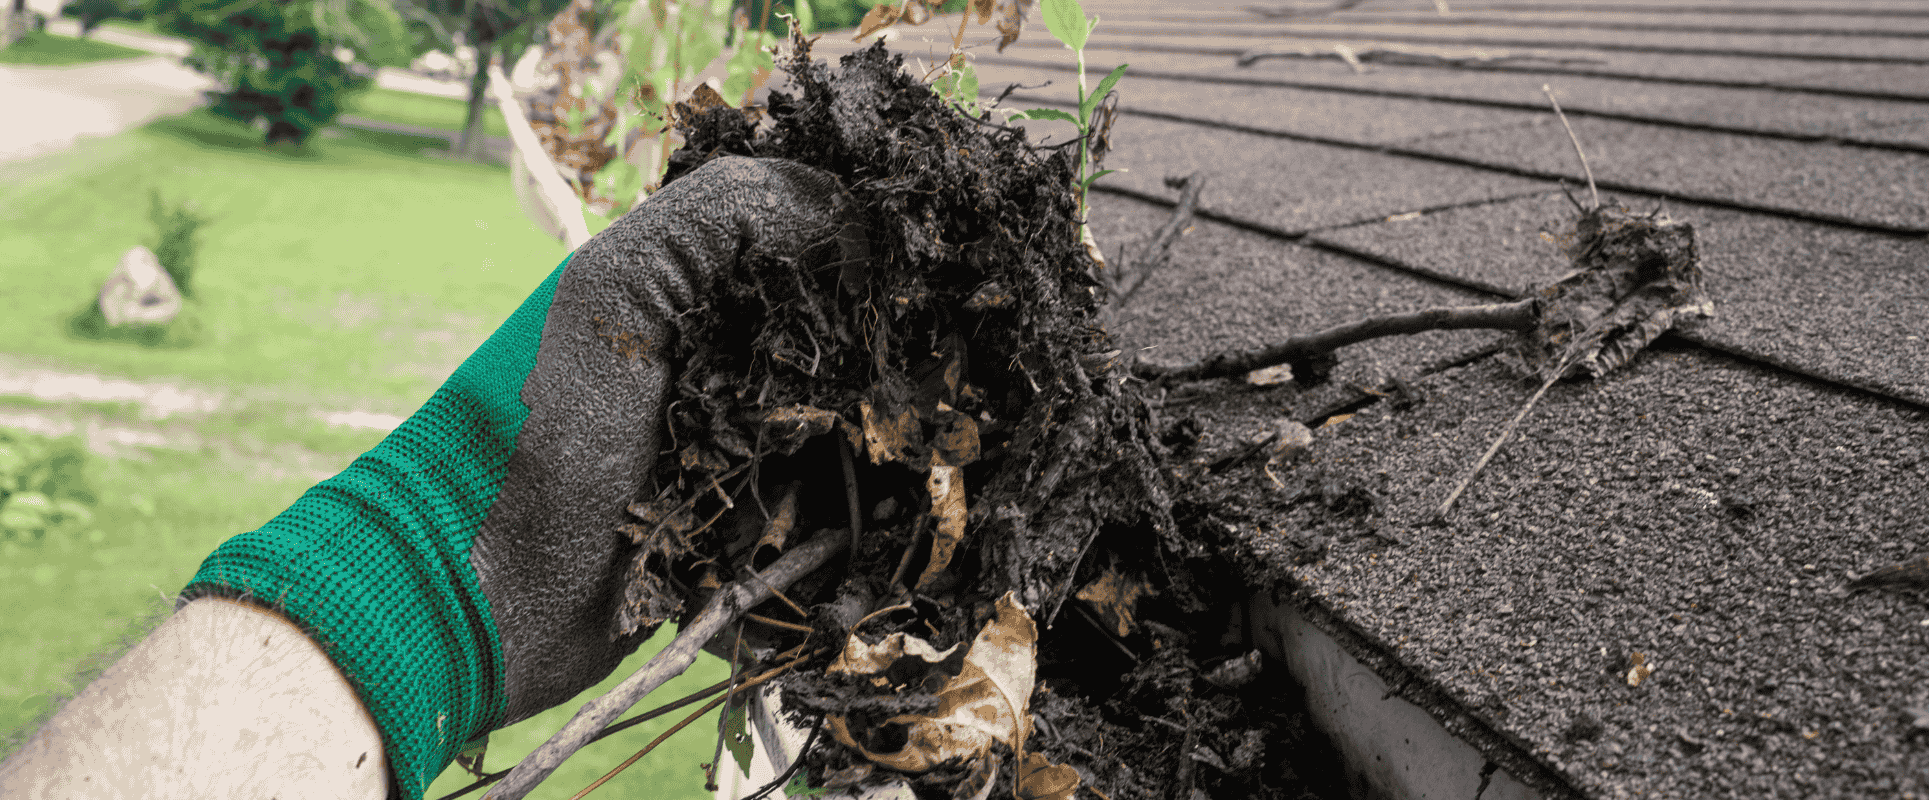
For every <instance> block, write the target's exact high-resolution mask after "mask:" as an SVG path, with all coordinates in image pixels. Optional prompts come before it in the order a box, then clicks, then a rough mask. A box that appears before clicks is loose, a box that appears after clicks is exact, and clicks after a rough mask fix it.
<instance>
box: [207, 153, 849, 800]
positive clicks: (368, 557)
mask: <svg viewBox="0 0 1929 800" xmlns="http://www.w3.org/2000/svg"><path fill="white" fill-rule="evenodd" d="M841 196H842V193H841V190H840V188H839V186H838V184H837V180H836V178H834V177H833V176H831V175H830V174H829V173H826V172H822V171H819V170H815V169H812V168H809V167H804V166H802V165H799V164H796V163H793V162H788V161H780V160H774V159H768V160H767V159H748V158H722V159H718V160H716V161H714V162H711V163H710V164H707V165H705V166H703V167H701V168H699V169H697V170H695V171H693V172H691V173H690V174H688V175H686V176H684V177H683V178H681V179H679V180H677V181H675V182H672V183H671V184H670V185H668V186H666V187H664V188H663V189H662V190H661V191H659V192H658V193H657V194H655V195H653V196H652V197H650V198H649V199H648V200H647V201H645V202H644V203H642V204H641V205H639V206H638V207H637V208H636V209H635V210H634V211H632V212H631V213H629V214H628V215H627V216H625V217H623V218H622V219H621V220H618V221H617V222H616V223H615V224H614V225H612V226H610V228H609V229H608V230H605V231H603V232H602V233H600V234H598V235H597V236H596V237H595V238H593V239H591V240H590V241H588V242H586V243H585V244H584V245H583V246H582V247H581V248H579V249H578V250H577V251H576V252H575V253H574V254H572V255H571V256H570V257H569V258H566V259H564V261H563V264H562V265H561V266H558V267H557V269H556V272H555V273H553V274H551V275H550V276H549V279H548V280H546V281H544V282H543V284H542V285H541V286H540V287H538V288H537V289H536V291H535V293H534V294H532V295H530V297H529V299H528V300H526V301H524V303H523V305H522V307H521V308H519V309H518V310H517V311H516V313H515V314H514V315H513V316H511V317H510V318H509V320H508V321H507V322H505V323H503V325H502V327H501V328H500V329H498V330H497V331H496V333H495V334H494V335H493V336H491V337H490V338H489V340H488V341H487V342H485V343H484V344H483V345H482V346H481V347H480V348H478V349H477V350H476V352H475V353H474V354H473V355H471V356H470V357H469V359H468V360H467V361H465V362H463V364H462V366H461V367H460V368H459V369H457V370H456V372H455V374H454V375H452V376H451V377H450V378H449V380H448V382H447V383H445V384H444V385H443V386H442V388H441V389H439V390H438V391H437V392H436V393H435V394H434V396H432V397H430V398H429V401H428V402H427V403H426V404H425V405H423V407H422V408H421V410H419V411H417V412H416V413H415V414H414V416H412V417H410V418H409V419H408V421H406V422H404V423H403V424H402V425H401V426H400V427H398V428H396V430H395V431H394V432H393V433H391V434H390V435H389V436H388V437H387V438H386V439H384V440H383V441H382V443H381V444H380V445H378V446H377V447H376V448H375V449H374V450H371V451H369V452H368V453H367V454H364V455H363V456H361V457H360V458H358V459H356V461H355V462H354V463H353V464H352V465H350V466H349V468H348V469H346V470H344V471H343V472H342V473H341V474H340V475H337V476H335V477H333V478H330V479H328V480H326V481H323V482H322V483H320V484H318V485H316V486H315V487H314V488H312V489H310V490H308V492H307V493H306V494H304V495H303V496H302V497H301V499H300V500H298V501H296V503H295V504H294V505H293V506H291V507H290V508H289V509H288V510H287V511H285V512H283V513H282V514H280V515H279V516H277V517H275V518H274V519H273V520H271V521H269V522H268V524H266V525H264V526H262V527H261V528H260V529H259V530H256V531H253V532H251V533H245V534H241V535H239V536H235V537H234V538H231V539H229V540H228V541H227V542H225V543H223V544H222V545H221V546H220V547H219V548H217V549H216V550H215V551H214V553H213V554H212V555H210V556H209V557H208V559H207V561H206V562H204V563H203V564H202V566H201V569H200V571H199V572H198V573H196V574H195V576H194V578H193V580H192V581H190V583H189V584H188V587H187V588H186V589H185V590H183V592H182V600H181V603H182V604H185V603H186V602H188V601H189V600H192V599H194V598H196V597H201V596H206V595H221V596H228V597H241V598H248V599H252V600H253V601H254V602H257V603H261V604H263V605H268V606H271V607H272V608H274V609H275V610H277V611H279V612H280V613H282V614H283V615H284V616H286V617H288V618H289V619H291V620H292V621H294V622H295V623H296V624H298V625H301V626H302V627H303V628H304V629H305V630H307V631H308V633H309V635H310V636H311V637H313V638H314V639H315V640H316V641H317V642H319V643H320V644H321V645H322V646H323V647H324V648H325V649H326V650H327V651H328V653H329V655H330V656H331V657H332V658H333V659H334V661H335V663H336V664H337V665H338V666H340V667H341V669H342V671H343V672H344V673H345V674H346V675H347V676H348V678H349V680H350V682H351V683H353V684H354V685H355V687H356V689H357V691H358V693H359V694H360V696H361V699H362V702H363V705H364V706H365V707H367V708H368V710H369V711H370V713H371V714H372V715H373V716H374V718H375V721H376V724H377V725H378V726H379V727H380V728H381V730H382V737H383V744H384V746H385V747H386V748H387V753H388V757H389V765H390V768H391V771H392V773H391V777H392V781H391V785H392V786H394V787H395V789H396V792H397V793H398V794H399V795H400V796H402V797H405V798H411V799H413V798H419V797H421V796H422V793H423V791H424V790H425V789H426V787H427V786H428V784H429V782H430V781H432V780H433V779H434V778H435V776H436V775H437V774H439V773H440V772H441V770H442V769H443V768H444V767H445V766H447V765H448V763H449V762H450V761H451V760H453V759H454V757H455V754H456V753H457V752H458V751H459V750H460V748H461V747H462V746H463V745H465V744H466V743H468V742H470V741H471V740H473V739H475V738H477V737H479V736H481V735H483V734H485V733H487V732H488V731H491V730H494V729H496V728H500V727H503V726H506V725H509V724H511V723H514V722H518V721H521V720H523V719H527V718H528V717H530V716H532V715H534V714H536V713H537V712H539V711H542V710H544V709H547V708H549V707H551V706H554V705H557V704H560V703H562V702H564V701H566V700H568V699H569V698H571V697H572V696H574V695H575V694H577V693H578V692H580V691H582V690H583V689H586V688H588V687H590V686H592V685H594V684H595V683H596V682H597V681H600V680H602V679H603V678H604V677H606V676H608V675H609V673H610V672H611V670H613V669H615V667H616V665H617V663H618V662H620V661H621V660H622V659H623V658H624V657H626V656H628V655H629V654H630V653H631V652H633V651H634V650H635V649H636V647H637V645H638V644H640V643H641V642H642V640H643V639H645V638H647V637H648V636H649V635H650V634H651V633H653V632H654V631H653V630H638V631H636V633H635V634H633V635H630V636H625V637H620V638H613V637H614V633H613V623H612V621H613V618H614V613H615V607H616V599H617V593H618V591H619V588H620V587H619V586H618V582H619V576H620V575H621V574H622V573H621V568H622V566H623V564H624V562H625V560H626V558H627V555H628V554H627V552H626V551H627V550H628V549H630V547H631V546H630V545H629V543H628V540H627V539H626V538H624V537H623V536H622V535H621V534H619V533H618V531H617V526H618V525H619V524H620V523H621V522H622V521H623V519H622V515H623V509H624V507H625V506H626V504H628V503H630V502H632V501H634V500H637V499H640V498H642V497H644V496H645V492H646V490H648V489H649V482H650V480H651V478H652V471H653V469H654V466H655V463H656V457H657V441H658V437H659V433H660V431H661V429H662V427H663V425H664V420H663V413H662V411H663V409H662V406H663V403H664V398H665V395H666V391H667V389H668V388H669V386H670V383H671V378H672V369H673V366H674V365H672V364H670V363H668V359H667V357H666V356H667V354H668V353H669V352H670V348H671V347H672V345H673V342H674V341H676V337H677V335H678V325H679V322H678V319H679V317H680V315H683V314H685V313H688V312H692V311H694V310H697V309H699V308H700V307H701V306H702V305H704V302H705V298H706V297H707V296H708V294H709V292H710V291H711V286H712V284H713V282H714V281H715V280H716V279H717V278H718V277H719V276H721V275H723V274H726V273H728V272H729V271H730V270H731V269H732V268H733V267H734V266H735V265H736V264H737V261H738V259H739V258H740V257H741V255H742V254H744V253H746V252H750V251H760V252H763V253H766V254H769V255H773V256H776V257H780V258H787V257H795V256H797V255H798V254H800V253H801V252H803V251H804V250H805V249H807V248H808V247H811V246H814V245H817V244H820V243H824V242H826V241H827V240H830V239H832V238H833V237H834V236H835V234H836V233H837V231H838V228H839V227H840V224H839V219H838V218H839V215H840V210H839V207H838V206H839V203H840V201H839V198H840V197H841Z"/></svg>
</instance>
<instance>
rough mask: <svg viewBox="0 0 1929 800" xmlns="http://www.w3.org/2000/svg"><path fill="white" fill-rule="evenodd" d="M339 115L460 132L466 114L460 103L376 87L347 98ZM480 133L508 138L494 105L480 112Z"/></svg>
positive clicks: (465, 107)
mask: <svg viewBox="0 0 1929 800" xmlns="http://www.w3.org/2000/svg"><path fill="white" fill-rule="evenodd" d="M342 113H343V114H352V115H354V116H358V117H367V118H369V119H373V120H380V121H382V122H397V123H402V124H405V125H420V126H422V127H425V128H435V129H436V130H443V131H460V130H462V120H463V117H464V115H465V114H467V113H468V104H467V103H464V102H462V101H461V100H451V99H449V98H446V97H435V96H433V95H426V94H415V93H413V92H400V91H396V90H394V89H384V88H381V87H379V86H378V87H375V88H373V89H370V90H368V91H367V92H364V93H362V94H361V95H359V96H357V97H354V98H352V99H350V100H349V101H348V102H347V103H346V104H345V105H344V106H343V108H342ZM482 130H483V132H484V133H486V134H488V135H490V136H502V137H508V136H509V126H508V125H507V124H505V123H504V122H503V121H502V112H501V111H498V110H496V107H495V105H494V104H490V105H489V107H488V108H486V109H484V110H483V112H482Z"/></svg>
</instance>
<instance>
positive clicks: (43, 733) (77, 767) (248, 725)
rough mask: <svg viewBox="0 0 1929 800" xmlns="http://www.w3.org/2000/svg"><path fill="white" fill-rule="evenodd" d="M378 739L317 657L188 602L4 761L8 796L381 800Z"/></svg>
mask: <svg viewBox="0 0 1929 800" xmlns="http://www.w3.org/2000/svg"><path fill="white" fill-rule="evenodd" d="M387 791H388V773H387V766H386V762H385V761H384V757H383V752H382V739H381V734H380V732H379V731H378V730H377V729H376V727H375V723H374V720H372V719H371V718H370V717H369V716H368V714H367V712H365V711H364V710H363V709H362V704H361V702H360V701H359V700H358V699H357V698H356V696H355V692H354V690H353V689H352V688H351V687H350V686H349V684H348V681H347V680H346V679H344V678H343V677H342V675H341V673H340V672H339V671H338V670H336V668H335V665H334V664H333V662H331V661H330V660H329V658H328V656H327V654H325V653H324V652H322V650H321V648H320V647H319V646H317V645H316V644H315V643H314V642H313V641H312V640H310V639H309V638H308V637H307V636H305V635H303V634H302V632H301V631H300V630H299V629H297V628H296V627H294V626H293V625H291V624H290V623H288V622H287V621H286V620H284V619H281V618H280V617H278V616H275V615H273V614H271V613H269V612H267V611H263V610H260V609H257V608H254V607H252V606H246V605H242V604H239V603H235V602H231V601H227V600H220V599H214V598H209V599H203V600H197V601H195V602H193V603H189V604H188V605H187V606H186V607H184V608H182V609H181V611H180V612H179V613H177V614H175V615H174V617H173V618H171V619H169V620H168V621H167V622H166V623H164V624H162V625H161V627H159V628H157V629H156V630H155V631H154V633H152V634H150V635H149V636H148V637H147V639H146V640H144V641H142V642H141V643H140V644H139V645H137V646H135V648H134V649H133V650H132V651H130V652H129V653H128V654H127V655H126V656H124V657H122V658H121V660H120V661H118V662H116V663H115V664H114V666H113V667H111V668H109V669H108V670H107V672H106V673H105V674H103V675H102V676H101V677H100V678H99V679H98V680H96V681H94V682H93V683H92V684H89V685H88V686H87V688H86V689H84V690H82V691H81V693H80V694H79V695H78V696H77V697H75V698H74V699H73V701H71V702H70V703H68V705H67V707H66V708H64V709H62V710H61V712H60V713H59V714H58V715H56V716H55V717H54V718H53V720H52V721H50V722H49V723H47V725H46V727H44V728H42V729H41V730H40V731H39V732H38V733H37V734H35V735H34V737H33V739H31V740H30V741H28V742H27V745H26V746H25V747H24V748H22V749H21V750H20V752H19V753H16V754H15V755H14V757H13V758H12V759H10V760H8V761H7V762H6V763H5V764H0V796H4V797H9V798H12V797H21V798H41V797H80V796H84V797H98V798H111V797H143V798H209V797H242V796H250V797H252V796H264V797H268V796H272V797H277V798H282V800H289V799H290V798H303V797H316V798H322V797H326V798H382V797H384V796H385V795H386V794H387Z"/></svg>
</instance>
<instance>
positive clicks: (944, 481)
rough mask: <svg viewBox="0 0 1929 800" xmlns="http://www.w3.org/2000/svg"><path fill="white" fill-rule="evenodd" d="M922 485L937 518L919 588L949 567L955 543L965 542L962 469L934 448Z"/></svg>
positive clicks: (919, 580) (955, 550)
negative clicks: (927, 492) (929, 469)
mask: <svg viewBox="0 0 1929 800" xmlns="http://www.w3.org/2000/svg"><path fill="white" fill-rule="evenodd" d="M924 486H925V489H926V490H927V491H929V492H930V493H931V516H933V517H936V518H937V521H938V524H937V526H936V528H937V529H936V531H935V532H934V533H932V535H931V561H930V563H928V564H926V565H925V568H924V572H923V573H922V574H920V575H918V588H920V589H921V588H924V586H925V585H926V584H928V583H930V582H931V580H932V579H933V578H936V577H937V576H938V575H939V574H941V573H943V572H944V568H945V567H947V566H950V564H951V554H952V553H955V552H957V550H958V543H959V542H962V541H964V528H965V486H964V470H962V469H959V468H958V467H955V466H951V465H949V464H945V463H944V457H943V456H942V455H941V454H939V453H938V452H936V451H933V452H932V453H931V474H930V475H929V476H927V477H926V478H925V482H924Z"/></svg>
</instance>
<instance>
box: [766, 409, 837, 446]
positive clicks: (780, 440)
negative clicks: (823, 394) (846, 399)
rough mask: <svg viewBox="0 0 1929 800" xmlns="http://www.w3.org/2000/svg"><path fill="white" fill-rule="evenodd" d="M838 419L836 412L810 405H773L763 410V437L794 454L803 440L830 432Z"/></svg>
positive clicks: (802, 443) (802, 444)
mask: <svg viewBox="0 0 1929 800" xmlns="http://www.w3.org/2000/svg"><path fill="white" fill-rule="evenodd" d="M839 421H840V420H839V419H838V416H837V414H836V413H835V412H831V411H826V410H824V409H821V408H816V407H813V406H805V405H794V406H784V407H783V408H773V409H771V410H770V411H767V412H765V413H764V419H763V425H764V436H765V437H766V438H765V441H766V442H770V443H774V444H776V445H777V448H778V450H779V451H780V452H782V453H783V454H784V455H793V454H795V453H796V452H797V449H798V448H800V447H803V446H804V442H806V441H808V440H809V439H810V438H811V437H813V436H817V435H819V434H822V433H827V432H829V431H830V429H831V428H833V427H835V426H836V425H837V423H838V422H839Z"/></svg>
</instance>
